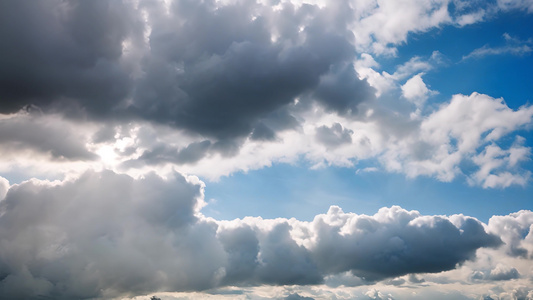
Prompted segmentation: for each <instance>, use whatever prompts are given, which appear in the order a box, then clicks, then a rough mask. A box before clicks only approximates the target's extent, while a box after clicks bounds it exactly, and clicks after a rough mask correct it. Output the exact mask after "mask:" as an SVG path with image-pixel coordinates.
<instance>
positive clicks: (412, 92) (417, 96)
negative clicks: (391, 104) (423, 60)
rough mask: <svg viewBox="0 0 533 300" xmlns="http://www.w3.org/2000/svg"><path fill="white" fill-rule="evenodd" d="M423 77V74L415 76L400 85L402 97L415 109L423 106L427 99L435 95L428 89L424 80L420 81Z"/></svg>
mask: <svg viewBox="0 0 533 300" xmlns="http://www.w3.org/2000/svg"><path fill="white" fill-rule="evenodd" d="M423 75H424V73H420V74H417V75H415V76H413V77H411V78H410V79H409V80H407V81H406V82H405V84H404V85H402V95H403V96H404V97H405V98H406V99H407V100H408V101H410V102H412V103H414V104H415V105H416V106H417V107H421V106H423V105H424V102H426V100H427V99H428V97H429V96H430V95H432V94H435V93H436V92H435V91H432V90H430V89H428V87H427V86H426V84H425V83H424V80H422V76H423Z"/></svg>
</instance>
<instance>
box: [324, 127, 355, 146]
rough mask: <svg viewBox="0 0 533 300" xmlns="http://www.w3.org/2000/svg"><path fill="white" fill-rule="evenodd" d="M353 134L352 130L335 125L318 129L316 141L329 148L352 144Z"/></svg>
mask: <svg viewBox="0 0 533 300" xmlns="http://www.w3.org/2000/svg"><path fill="white" fill-rule="evenodd" d="M352 134H353V131H352V130H350V129H346V128H343V127H342V125H341V124H339V123H335V124H333V125H331V127H328V126H320V127H318V128H317V129H316V139H317V140H318V141H319V142H320V143H322V144H324V145H325V146H327V147H337V146H339V145H342V144H351V143H352Z"/></svg>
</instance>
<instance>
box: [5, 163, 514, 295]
mask: <svg viewBox="0 0 533 300" xmlns="http://www.w3.org/2000/svg"><path fill="white" fill-rule="evenodd" d="M203 205H204V204H203V185H202V183H201V182H200V181H198V179H197V178H195V177H184V176H182V175H180V174H179V173H174V174H173V175H172V176H169V177H168V178H167V179H163V178H161V177H159V176H157V175H155V174H147V175H145V176H143V177H141V178H139V179H134V178H132V177H130V176H127V175H120V174H116V173H113V172H110V171H103V172H87V173H85V174H83V175H81V176H80V177H77V178H72V179H69V180H65V181H56V182H49V181H40V180H36V179H33V180H30V181H26V182H23V183H21V184H18V185H12V186H11V187H10V188H9V190H8V192H7V194H6V196H5V198H4V199H3V200H2V201H1V202H0V206H1V210H2V215H1V216H0V225H1V226H0V241H1V242H0V249H1V251H0V252H1V253H2V254H1V256H0V273H1V274H2V276H1V278H2V280H1V281H0V294H2V295H3V296H5V297H11V298H13V297H14V298H17V297H24V298H38V297H40V296H50V297H58V298H65V299H70V298H90V297H114V296H118V295H128V294H131V293H133V294H142V293H150V292H154V291H180V290H181V291H186V290H204V289H207V288H212V287H216V286H224V285H235V284H241V285H242V284H247V285H249V284H251V285H260V284H270V285H290V284H300V285H306V284H319V283H321V282H323V280H324V276H326V275H327V274H341V273H343V272H345V271H350V272H352V273H353V274H355V275H357V276H359V277H361V278H364V279H365V280H367V281H368V280H380V279H384V278H392V277H396V276H399V275H403V274H410V273H425V272H441V271H445V270H450V269H454V268H455V266H456V265H457V264H462V263H464V262H465V261H467V260H471V259H473V258H474V254H475V251H476V250H477V249H479V248H481V247H494V246H498V245H499V244H500V239H499V238H498V237H497V236H496V235H492V234H489V233H487V232H486V231H485V229H484V227H483V224H482V223H480V222H479V221H477V220H475V219H472V218H467V217H462V216H455V217H452V218H447V217H439V216H422V215H420V214H419V213H418V212H416V211H406V210H403V209H401V208H400V207H392V208H383V209H381V210H380V211H379V212H378V213H377V214H376V215H374V216H365V215H356V214H350V213H344V212H342V211H341V210H340V208H338V207H332V208H331V209H330V210H329V212H328V213H327V214H324V215H318V216H316V217H315V219H314V220H313V221H312V222H302V221H298V220H295V219H291V220H287V219H275V220H263V219H261V218H245V219H243V220H238V219H237V220H233V221H216V220H212V219H206V218H205V217H203V216H202V215H201V214H200V213H199V212H200V209H201V207H202V206H203ZM376 251H377V252H376ZM495 272H496V271H494V272H493V273H494V274H496V273H495ZM500 273H502V272H500ZM500 273H498V274H500ZM504 273H505V272H503V273H502V274H503V275H505V274H506V273H505V274H504ZM498 274H496V275H494V276H497V275H498ZM502 274H500V275H502ZM503 275H502V276H503ZM498 276H499V275H498Z"/></svg>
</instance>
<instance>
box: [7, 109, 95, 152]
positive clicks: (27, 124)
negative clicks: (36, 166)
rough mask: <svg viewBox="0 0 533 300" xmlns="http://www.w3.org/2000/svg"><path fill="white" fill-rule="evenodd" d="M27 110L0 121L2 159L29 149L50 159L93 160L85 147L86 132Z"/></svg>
mask: <svg viewBox="0 0 533 300" xmlns="http://www.w3.org/2000/svg"><path fill="white" fill-rule="evenodd" d="M28 109H29V111H21V112H19V113H17V114H11V115H6V116H2V117H1V118H0V137H1V139H0V145H1V146H2V147H1V150H0V153H2V155H3V156H4V157H10V156H20V155H21V152H26V151H27V150H30V151H31V152H33V153H32V154H33V155H35V154H37V155H40V154H45V155H47V156H49V157H50V159H52V160H70V161H76V160H80V161H91V160H95V159H96V158H97V156H96V155H95V154H94V153H92V152H91V151H89V150H88V149H87V147H86V143H87V142H88V140H89V138H88V137H87V136H86V135H87V130H83V129H82V128H80V127H78V128H76V127H73V126H72V125H71V124H66V123H67V122H64V121H62V120H61V119H60V118H57V116H55V115H43V114H42V113H39V112H38V111H33V112H32V111H31V108H28ZM65 125H68V127H65ZM84 131H85V132H84ZM50 133H53V134H50Z"/></svg>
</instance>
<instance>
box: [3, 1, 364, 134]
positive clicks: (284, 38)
mask: <svg viewBox="0 0 533 300" xmlns="http://www.w3.org/2000/svg"><path fill="white" fill-rule="evenodd" d="M345 8H348V9H347V10H345V11H341V10H339V9H337V8H335V7H334V6H328V7H325V8H319V7H317V6H313V5H304V6H300V7H298V6H295V5H292V4H290V3H286V4H285V5H283V6H281V8H280V9H279V10H274V9H273V8H272V7H271V6H270V5H263V4H260V3H256V2H247V3H240V2H239V3H223V2H217V3H215V2H210V1H207V2H197V1H185V0H184V1H175V2H173V3H172V4H170V5H169V6H166V5H165V4H164V3H163V2H152V3H148V2H141V3H138V4H134V3H132V2H116V3H112V4H110V3H107V2H103V1H94V2H93V1H92V2H89V3H85V2H77V1H67V2H59V1H53V2H50V3H46V4H44V3H41V4H39V5H37V6H35V5H33V4H31V3H30V2H27V1H20V2H17V4H16V5H13V6H9V7H5V9H3V10H2V11H3V12H4V14H7V15H5V16H4V17H2V18H1V19H2V24H0V25H2V26H0V27H2V28H3V29H4V30H3V31H2V32H0V35H1V36H3V37H5V38H4V40H5V42H6V44H9V45H10V47H9V48H6V47H4V48H2V49H0V57H2V61H0V62H1V63H2V65H3V66H4V68H3V70H2V73H0V76H1V77H0V96H1V97H2V98H4V99H6V101H3V102H2V104H3V105H2V106H0V112H2V113H11V112H15V111H17V110H18V109H20V108H21V107H23V106H24V105H28V104H34V105H38V106H40V107H42V109H43V110H45V111H59V112H62V113H64V114H66V115H69V116H71V117H75V118H78V117H79V116H80V115H87V116H88V117H90V118H91V119H96V120H109V119H114V120H115V119H117V118H119V119H126V120H131V119H133V120H139V119H141V120H149V121H150V122H155V123H160V124H169V125H172V126H174V127H176V128H181V129H185V130H187V131H189V132H190V133H193V134H200V135H203V136H208V137H211V138H216V139H221V140H224V139H230V140H232V139H234V138H237V137H245V136H247V135H248V134H250V133H251V132H252V131H254V128H255V127H256V126H258V125H259V124H260V123H261V120H262V119H263V118H266V117H268V115H269V114H271V113H274V112H276V111H278V110H285V109H286V107H287V105H288V104H290V103H292V102H293V101H294V99H295V98H296V97H300V96H302V97H301V100H302V101H304V100H305V101H314V100H316V101H319V102H320V103H321V104H322V105H324V106H325V107H327V108H328V109H331V110H333V111H336V112H338V113H349V112H352V111H353V112H355V111H356V110H357V105H358V104H359V103H361V102H364V101H366V100H368V99H372V97H373V91H372V88H371V87H370V86H369V85H368V84H367V83H366V81H365V80H361V79H359V77H358V76H357V73H356V72H355V70H354V69H353V67H351V64H350V62H351V60H352V59H353V56H354V53H355V51H354V46H353V42H352V40H353V34H352V33H351V31H349V30H347V29H346V22H348V19H349V13H350V10H349V6H345ZM82 12H83V13H82ZM341 13H342V14H343V16H344V19H343V17H341V15H340V14H341ZM236 16H239V17H236ZM333 18H335V19H336V22H330V20H332V19H333ZM25 20H31V22H26V21H25ZM12 28H17V30H12ZM59 50H60V51H59ZM305 95H307V96H306V97H303V96H305ZM309 95H313V97H310V96H309ZM259 128H261V127H259ZM270 129H271V130H273V128H270ZM254 133H255V137H256V138H259V136H258V135H259V133H260V130H255V131H254ZM272 136H273V135H272V134H270V137H272Z"/></svg>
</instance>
